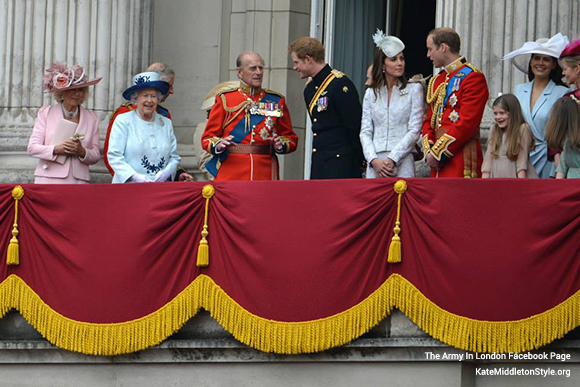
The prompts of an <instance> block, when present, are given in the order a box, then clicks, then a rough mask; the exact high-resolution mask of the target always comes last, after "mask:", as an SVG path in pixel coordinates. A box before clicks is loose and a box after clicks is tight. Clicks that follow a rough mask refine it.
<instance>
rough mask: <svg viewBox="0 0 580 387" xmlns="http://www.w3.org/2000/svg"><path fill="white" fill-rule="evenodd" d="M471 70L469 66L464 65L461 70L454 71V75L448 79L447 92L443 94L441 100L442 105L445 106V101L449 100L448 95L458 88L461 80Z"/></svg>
mask: <svg viewBox="0 0 580 387" xmlns="http://www.w3.org/2000/svg"><path fill="white" fill-rule="evenodd" d="M472 71H473V69H472V68H471V67H469V66H464V67H463V68H462V69H461V70H459V71H458V72H456V73H455V75H453V76H452V77H451V79H449V82H448V83H447V89H446V91H447V94H446V95H445V99H444V100H443V106H447V101H448V100H449V97H451V94H453V93H454V92H456V91H458V90H459V87H460V86H461V81H463V79H464V78H465V77H466V76H468V75H469V74H470V73H471V72H472Z"/></svg>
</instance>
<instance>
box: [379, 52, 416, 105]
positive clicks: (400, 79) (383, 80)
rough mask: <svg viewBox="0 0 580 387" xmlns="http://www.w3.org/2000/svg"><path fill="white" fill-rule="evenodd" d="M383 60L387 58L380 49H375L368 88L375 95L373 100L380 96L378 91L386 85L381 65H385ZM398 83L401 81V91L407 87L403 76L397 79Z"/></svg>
mask: <svg viewBox="0 0 580 387" xmlns="http://www.w3.org/2000/svg"><path fill="white" fill-rule="evenodd" d="M385 59H387V56H386V55H385V53H384V52H383V50H381V49H380V48H377V50H376V51H375V57H374V59H373V63H372V65H371V66H373V69H372V71H371V85H370V87H371V88H372V89H373V92H374V93H375V98H377V97H378V96H379V94H380V89H381V87H383V86H386V84H387V74H386V73H385V72H383V64H384V63H385ZM399 81H401V83H402V85H401V90H402V89H404V88H405V87H407V82H408V81H407V78H406V77H405V74H403V75H402V76H401V77H399Z"/></svg>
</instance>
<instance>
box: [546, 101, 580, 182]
mask: <svg viewBox="0 0 580 387" xmlns="http://www.w3.org/2000/svg"><path fill="white" fill-rule="evenodd" d="M546 141H547V142H548V146H549V147H550V148H551V149H555V150H562V154H561V155H560V160H559V161H558V167H557V168H556V179H570V178H580V107H579V106H578V104H577V103H576V102H575V101H574V100H573V99H572V98H570V97H562V98H560V99H559V100H557V101H556V103H555V104H554V106H553V107H552V112H551V113H550V118H549V119H548V123H547V124H546Z"/></svg>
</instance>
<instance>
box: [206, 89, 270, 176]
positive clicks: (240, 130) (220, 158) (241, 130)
mask: <svg viewBox="0 0 580 387" xmlns="http://www.w3.org/2000/svg"><path fill="white" fill-rule="evenodd" d="M266 97H270V98H268V102H274V103H278V101H280V97H279V96H277V95H275V94H268V93H266V95H265V96H264V98H263V99H261V100H260V101H264V100H266ZM260 101H258V102H260ZM265 119H266V117H265V116H260V115H257V114H250V128H253V127H254V126H257V125H258V124H259V123H260V122H262V121H264V120H265ZM251 132H252V131H251V130H250V131H248V132H246V118H245V117H242V119H241V120H240V121H239V122H238V123H237V124H236V126H234V129H233V130H232V131H231V133H230V135H231V136H234V138H233V140H232V141H233V142H234V143H236V144H239V143H241V142H242V140H243V139H244V138H246V136H247V135H248V134H250V133H251ZM228 154H229V152H228V151H227V149H226V150H225V151H224V152H222V153H220V154H219V155H215V156H213V157H212V158H211V159H210V160H209V161H208V162H207V163H206V164H205V168H206V169H207V171H208V172H209V173H211V174H212V175H213V177H216V176H217V174H218V171H219V167H220V166H221V164H222V163H223V162H224V161H226V159H227V158H228Z"/></svg>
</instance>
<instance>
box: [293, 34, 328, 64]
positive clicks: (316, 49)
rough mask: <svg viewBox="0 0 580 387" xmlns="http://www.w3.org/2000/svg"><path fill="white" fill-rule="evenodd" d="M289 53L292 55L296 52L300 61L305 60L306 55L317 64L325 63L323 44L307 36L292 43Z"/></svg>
mask: <svg viewBox="0 0 580 387" xmlns="http://www.w3.org/2000/svg"><path fill="white" fill-rule="evenodd" d="M288 52H289V53H290V54H291V53H293V52H294V53H295V54H296V56H297V57H298V59H301V60H304V58H306V55H308V56H309V57H311V58H312V59H314V61H315V62H316V63H323V62H324V46H323V45H322V43H320V41H318V40H316V39H314V38H310V37H307V36H305V37H302V38H298V39H296V40H295V41H293V42H292V43H290V47H289V48H288Z"/></svg>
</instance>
